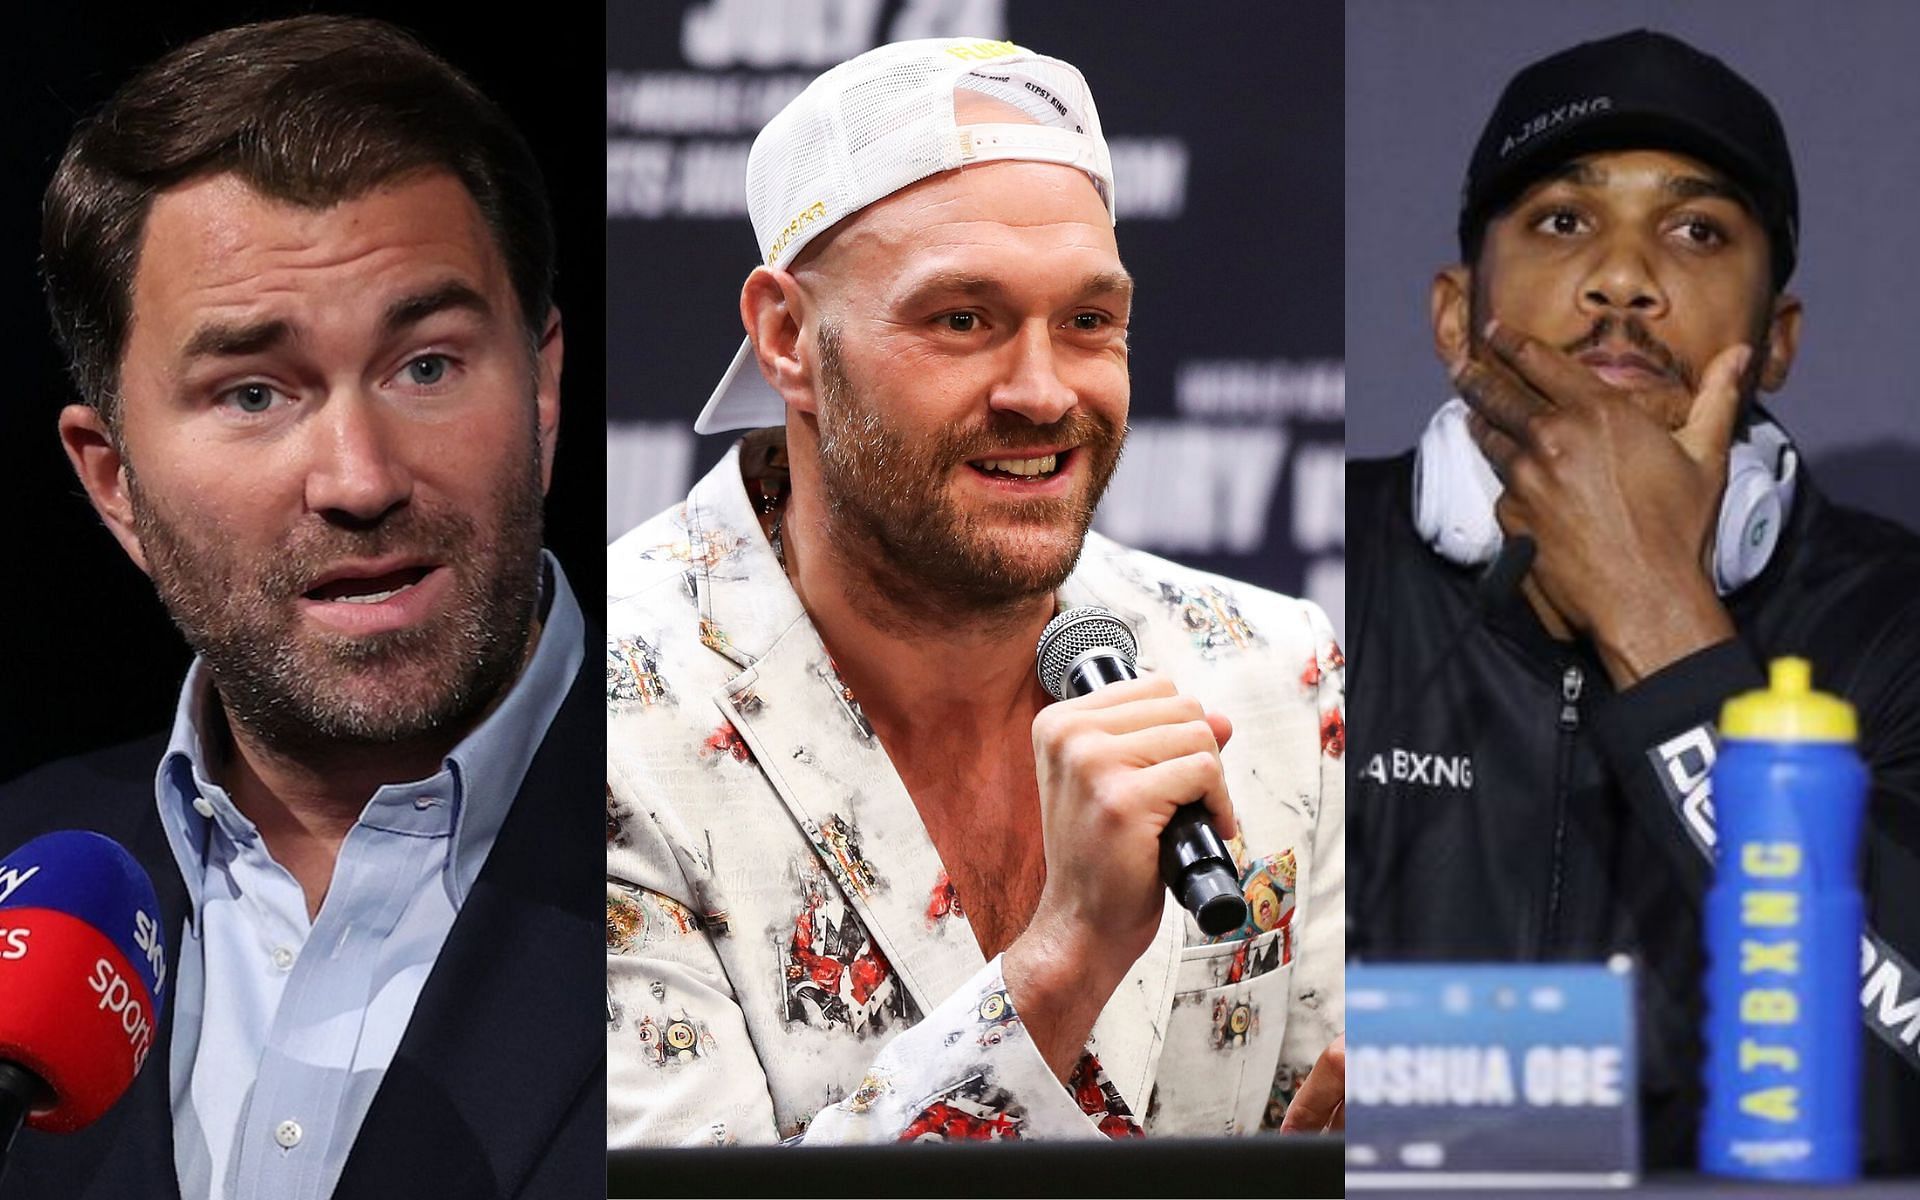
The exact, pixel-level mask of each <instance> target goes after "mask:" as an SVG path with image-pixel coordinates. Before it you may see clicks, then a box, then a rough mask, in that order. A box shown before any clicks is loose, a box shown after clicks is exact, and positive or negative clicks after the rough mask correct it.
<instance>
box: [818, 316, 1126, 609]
mask: <svg viewBox="0 0 1920 1200" xmlns="http://www.w3.org/2000/svg"><path fill="white" fill-rule="evenodd" d="M820 390H821V396H820V479H821V487H822V490H823V492H824V493H825V499H826V504H827V519H828V522H829V536H830V537H831V538H832V541H833V544H834V546H835V548H836V550H837V551H838V552H840V553H841V554H843V555H851V556H852V557H853V559H854V561H856V562H859V563H861V564H863V565H865V566H867V567H868V568H869V569H871V570H873V571H874V573H875V574H876V576H877V578H876V580H875V582H876V584H878V585H879V586H880V588H881V590H882V592H883V594H884V596H885V598H886V600H887V601H888V603H889V604H891V605H892V606H893V607H895V608H896V609H899V608H904V609H909V610H914V611H917V612H920V613H923V614H940V615H947V616H954V617H959V618H963V619H965V618H974V619H977V618H981V617H987V618H991V617H992V616H993V615H996V614H997V613H1000V612H1004V611H1005V610H1006V609H1007V607H1008V606H1009V605H1010V604H1012V603H1014V602H1016V601H1019V600H1023V599H1026V598H1029V597H1032V596H1036V595H1041V594H1047V593H1051V592H1053V591H1054V590H1056V589H1057V588H1059V586H1060V585H1061V584H1062V583H1064V582H1065V581H1066V578H1067V576H1068V575H1070V574H1072V573H1073V566H1074V563H1075V562H1077V561H1078V560H1079V557H1080V548H1081V545H1082V543H1084V541H1085V540H1086V535H1087V529H1088V527H1089V526H1090V525H1091V524H1092V522H1093V512H1094V508H1095V507H1096V506H1097V505H1098V504H1099V502H1100V497H1101V495H1102V494H1103V493H1104V492H1105V491H1106V488H1107V483H1108V481H1109V480H1111V479H1112V477H1113V471H1114V468H1115V467H1116V466H1117V465H1118V464H1119V460H1120V451H1121V447H1122V444H1123V443H1124V441H1125V440H1126V429H1125V428H1124V427H1121V428H1117V429H1116V428H1115V427H1114V425H1113V423H1112V422H1111V421H1109V420H1107V419H1106V418H1105V417H1102V416H1099V415H1098V414H1095V413H1093V412H1090V411H1089V410H1087V409H1085V408H1080V407H1076V408H1074V409H1073V410H1072V411H1071V412H1069V413H1068V414H1067V415H1066V416H1065V417H1063V418H1061V419H1060V420H1058V421H1055V422H1053V423H1052V424H1049V425H1036V424H1034V423H1033V422H1031V421H1029V420H1027V419H1026V418H1024V417H1022V416H1020V415H1019V414H1017V413H1006V412H993V413H990V414H989V415H988V418H987V420H986V421H985V422H984V423H983V424H981V425H978V426H973V427H968V428H951V429H943V430H940V431H938V432H936V433H934V434H931V435H928V436H926V437H922V438H917V439H914V440H908V439H906V438H904V437H902V436H901V435H900V434H899V433H898V432H896V431H895V429H894V428H893V427H892V426H891V425H890V424H889V423H888V420H887V417H886V415H885V414H884V413H883V412H882V411H881V409H880V406H879V405H877V404H875V403H874V402H873V401H872V399H871V397H870V396H868V395H865V394H862V392H861V391H860V389H858V388H857V387H855V385H854V384H853V382H852V380H850V379H849V378H848V377H847V374H846V369H845V363H844V360H843V359H842V356H841V350H840V336H839V330H838V329H837V328H836V327H834V326H832V325H823V326H822V327H821V329H820ZM1068 445H1070V446H1074V447H1076V449H1075V451H1074V455H1075V457H1079V456H1082V455H1084V456H1085V463H1084V468H1083V469H1085V470H1086V472H1087V477H1088V480H1089V481H1090V484H1091V486H1088V487H1086V488H1085V489H1084V490H1083V491H1082V492H1081V493H1080V494H1078V495H1069V496H1059V497H1046V498H1039V499H1030V500H1019V501H1012V502H1009V504H1008V505H1007V506H1006V507H1005V509H1004V511H1003V512H1001V513H996V514H994V515H993V517H992V518H991V519H990V520H983V519H982V515H981V514H978V513H975V512H968V511H959V510H957V509H956V508H955V506H954V504H953V502H952V498H951V496H950V495H949V487H950V482H951V479H952V476H953V471H954V468H956V467H962V466H963V464H965V463H966V462H967V461H969V460H972V459H979V458H983V457H993V458H1017V457H1019V456H1020V455H1021V453H1022V452H1023V451H1025V450H1034V449H1045V448H1050V447H1056V446H1068ZM1016 506H1017V507H1016ZM1011 531H1031V532H1030V533H1029V534H1027V536H1021V535H1020V533H1019V532H1011Z"/></svg>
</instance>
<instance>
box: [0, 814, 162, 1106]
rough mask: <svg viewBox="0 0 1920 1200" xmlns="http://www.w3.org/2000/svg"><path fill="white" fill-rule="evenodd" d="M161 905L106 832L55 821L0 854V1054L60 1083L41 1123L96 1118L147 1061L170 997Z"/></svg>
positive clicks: (55, 1084)
mask: <svg viewBox="0 0 1920 1200" xmlns="http://www.w3.org/2000/svg"><path fill="white" fill-rule="evenodd" d="M159 915H160V907H159V903H158V901H157V900H156V899H155V898H154V893H153V882H152V881H151V880H150V879H148V878H147V874H146V872H145V871H143V870H141V869H140V865H139V864H138V863H136V862H134V860H133V857H132V855H130V854H128V853H127V852H126V851H125V850H123V849H121V847H120V845H119V844H118V843H117V842H115V841H113V839H111V838H107V837H102V836H101V835H100V834H97V833H86V832H82V831H80V830H63V831H61V832H59V833H49V834H45V835H43V836H41V837H37V838H35V839H33V840H32V841H30V842H28V843H27V844H26V845H24V846H21V847H20V848H19V849H18V850H15V851H14V852H13V853H12V854H9V855H7V857H6V858H5V859H0V1062H12V1063H15V1064H18V1065H19V1066H21V1067H24V1068H26V1069H27V1070H29V1071H31V1072H33V1073H34V1074H35V1075H37V1076H39V1078H40V1081H41V1082H42V1083H44V1084H46V1085H47V1087H48V1089H50V1090H51V1092H52V1093H53V1099H52V1102H51V1103H50V1104H49V1105H46V1106H43V1107H36V1108H35V1109H34V1110H33V1111H32V1112H31V1113H30V1114H29V1115H28V1117H27V1124H29V1125H31V1126H33V1127H34V1128H35V1129H46V1130H51V1131H53V1132H56V1133H69V1132H72V1131H73V1130H76V1129H80V1128H82V1127H83V1126H86V1125H88V1124H90V1123H91V1122H93V1121H94V1120H96V1119H97V1118H99V1117H100V1115H101V1114H102V1113H104V1112H106V1111H107V1109H109V1108H111V1107H112V1106H113V1102H114V1101H116V1100H118V1099H119V1098H120V1095H121V1093H123V1092H125V1091H126V1090H127V1085H128V1084H130V1083H132V1082H133V1077H134V1076H135V1075H136V1074H138V1073H139V1071H140V1066H141V1064H142V1063H144V1062H145V1061H146V1058H147V1052H148V1051H149V1050H151V1049H152V1048H153V1040H154V1036H155V1034H154V1031H155V1029H156V1028H157V1027H158V1025H159V1023H160V1009H161V1005H162V1004H163V1003H164V1002H165V999H166V982H167V979H166V976H167V956H166V947H165V944H164V941H163V939H162V936H161V930H160V922H159ZM6 1132H7V1135H8V1136H9V1137H10V1136H11V1134H12V1130H11V1129H9V1130H7V1131H6Z"/></svg>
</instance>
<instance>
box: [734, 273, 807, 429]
mask: <svg viewBox="0 0 1920 1200" xmlns="http://www.w3.org/2000/svg"><path fill="white" fill-rule="evenodd" d="M740 322H741V324H743V325H745V326H746V327H747V339H748V340H749V341H751V342H752V343H753V353H754V357H755V358H756V359H758V361H759V364H760V374H761V375H762V376H764V377H765V378H766V381H767V384H768V386H769V387H771V388H773V390H774V391H775V392H777V393H779V395H780V398H781V399H782V400H784V401H786V403H787V407H789V408H793V409H797V410H799V411H800V412H808V413H811V412H818V411H819V406H818V404H817V402H816V401H815V400H814V395H813V369H812V366H811V364H810V363H809V362H808V361H807V354H806V350H807V349H808V348H810V347H811V345H812V339H811V338H810V337H808V336H806V334H807V331H808V330H809V329H810V328H811V326H810V323H809V319H808V311H807V296H806V293H805V292H803V291H801V290H800V285H799V283H797V282H796V281H795V280H794V278H793V275H792V274H791V273H790V272H787V271H781V270H776V269H774V268H772V267H755V268H754V271H753V274H751V275H749V276H747V282H746V286H744V287H742V288H741V289H740Z"/></svg>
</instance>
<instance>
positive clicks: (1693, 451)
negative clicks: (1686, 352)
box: [1674, 345, 1753, 463]
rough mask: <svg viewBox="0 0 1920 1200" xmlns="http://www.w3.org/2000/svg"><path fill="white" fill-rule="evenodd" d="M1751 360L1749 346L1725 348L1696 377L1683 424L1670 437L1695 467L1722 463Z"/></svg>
mask: <svg viewBox="0 0 1920 1200" xmlns="http://www.w3.org/2000/svg"><path fill="white" fill-rule="evenodd" d="M1752 359H1753V349H1752V348H1751V347H1749V346H1744V345H1742V346H1729V347H1727V348H1726V349H1725V350H1722V351H1721V352H1720V353H1718V354H1716V355H1714V357H1713V361H1712V362H1710V363H1708V364H1707V369H1706V371H1705V372H1703V373H1702V374H1701V376H1700V391H1699V392H1698V394H1696V395H1695V396H1694V398H1693V407H1692V409H1691V410H1690V411H1689V412H1688V413H1687V423H1686V424H1685V425H1683V426H1681V427H1680V431H1679V432H1678V433H1676V434H1675V435H1674V437H1675V438H1677V439H1678V440H1679V442H1680V445H1681V446H1682V447H1683V448H1684V449H1685V450H1686V452H1687V456H1688V457H1690V458H1692V459H1693V461H1695V462H1697V463H1724V462H1725V461H1726V457H1727V447H1728V446H1730V445H1732V443H1733V427H1734V424H1735V423H1736V422H1737V421H1738V420H1739V417H1740V379H1741V376H1742V374H1743V373H1744V372H1745V371H1746V369H1747V363H1748V362H1750V361H1752Z"/></svg>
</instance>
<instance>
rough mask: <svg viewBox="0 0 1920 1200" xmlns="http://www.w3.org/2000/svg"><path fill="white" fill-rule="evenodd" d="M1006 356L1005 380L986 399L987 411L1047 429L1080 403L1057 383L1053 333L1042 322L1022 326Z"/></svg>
mask: <svg viewBox="0 0 1920 1200" xmlns="http://www.w3.org/2000/svg"><path fill="white" fill-rule="evenodd" d="M1007 353H1008V354H1009V355H1010V356H1011V358H1010V361H1009V363H1008V367H1007V373H1006V377H1005V378H1003V379H1002V380H1001V381H1000V382H999V383H998V384H996V385H994V388H993V391H992V392H991V393H990V394H989V395H988V397H987V403H988V406H989V407H991V408H993V409H995V410H997V411H1005V412H1015V413H1019V414H1020V415H1021V416H1023V417H1025V418H1026V419H1027V420H1029V421H1032V422H1033V423H1034V424H1036V425H1050V424H1052V423H1053V422H1055V421H1058V420H1059V419H1060V418H1061V417H1064V416H1066V415H1067V413H1068V412H1070V411H1072V409H1073V406H1074V405H1076V404H1078V403H1080V396H1079V394H1078V393H1077V392H1075V391H1074V390H1073V389H1072V388H1070V387H1068V386H1067V385H1066V384H1065V383H1063V382H1062V381H1061V379H1060V374H1059V371H1058V370H1057V369H1056V365H1055V362H1054V345H1053V333H1052V330H1051V328H1050V327H1049V326H1048V324H1047V323H1046V322H1045V321H1044V320H1034V321H1028V322H1026V323H1024V324H1022V325H1021V327H1020V330H1019V332H1018V333H1017V334H1015V335H1014V337H1013V338H1012V339H1011V341H1010V342H1009V344H1008V347H1007Z"/></svg>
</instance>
